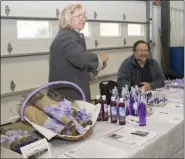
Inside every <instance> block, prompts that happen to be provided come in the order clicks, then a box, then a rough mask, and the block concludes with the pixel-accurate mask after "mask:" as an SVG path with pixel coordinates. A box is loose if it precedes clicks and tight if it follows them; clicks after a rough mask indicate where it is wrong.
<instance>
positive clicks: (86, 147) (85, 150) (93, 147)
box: [65, 140, 126, 158]
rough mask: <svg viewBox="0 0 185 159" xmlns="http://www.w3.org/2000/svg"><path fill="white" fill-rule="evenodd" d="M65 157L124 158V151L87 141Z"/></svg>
mask: <svg viewBox="0 0 185 159" xmlns="http://www.w3.org/2000/svg"><path fill="white" fill-rule="evenodd" d="M65 155H67V156H70V157H72V158H124V157H125V155H126V152H125V150H123V149H121V148H115V147H112V146H110V145H107V144H104V143H101V142H99V141H95V140H88V141H86V142H85V143H83V144H81V145H79V146H78V147H75V148H74V149H71V150H69V151H67V152H66V153H65Z"/></svg>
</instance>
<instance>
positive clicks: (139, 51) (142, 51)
mask: <svg viewBox="0 0 185 159" xmlns="http://www.w3.org/2000/svg"><path fill="white" fill-rule="evenodd" d="M135 52H138V53H148V52H149V50H140V49H139V50H135Z"/></svg>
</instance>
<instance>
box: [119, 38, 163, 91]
mask: <svg viewBox="0 0 185 159" xmlns="http://www.w3.org/2000/svg"><path fill="white" fill-rule="evenodd" d="M149 50H150V48H149V45H148V43H146V42H145V41H143V40H139V41H137V42H136V43H135V44H134V46H133V52H134V54H133V55H132V56H130V57H128V58H127V59H125V60H124V61H123V63H122V64H121V66H120V68H119V70H118V77H117V82H118V90H119V93H120V94H121V90H122V87H124V86H125V85H128V87H129V88H130V87H131V86H135V85H138V87H139V88H140V89H141V87H143V86H144V87H145V91H150V90H152V89H155V88H160V87H163V86H164V80H165V76H164V74H163V72H162V70H161V69H160V67H159V65H158V63H157V61H156V60H155V59H151V58H149Z"/></svg>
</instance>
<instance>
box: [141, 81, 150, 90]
mask: <svg viewBox="0 0 185 159" xmlns="http://www.w3.org/2000/svg"><path fill="white" fill-rule="evenodd" d="M141 84H142V85H143V86H142V87H144V88H145V92H147V91H151V90H152V87H151V85H150V84H149V83H148V82H142V83H141ZM142 87H140V88H139V91H140V92H141V89H142Z"/></svg>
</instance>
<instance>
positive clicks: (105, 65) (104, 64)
mask: <svg viewBox="0 0 185 159" xmlns="http://www.w3.org/2000/svg"><path fill="white" fill-rule="evenodd" d="M106 67H107V62H104V63H103V68H102V70H103V69H105V68H106Z"/></svg>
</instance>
